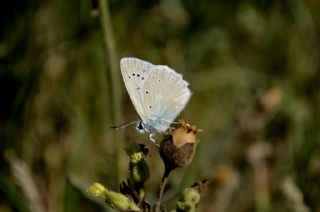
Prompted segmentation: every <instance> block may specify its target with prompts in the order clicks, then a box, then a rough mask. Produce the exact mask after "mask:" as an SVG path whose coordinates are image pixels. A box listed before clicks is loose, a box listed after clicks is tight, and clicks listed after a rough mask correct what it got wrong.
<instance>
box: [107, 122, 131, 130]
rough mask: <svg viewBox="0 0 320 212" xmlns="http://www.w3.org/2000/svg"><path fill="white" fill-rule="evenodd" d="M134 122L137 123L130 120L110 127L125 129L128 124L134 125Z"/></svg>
mask: <svg viewBox="0 0 320 212" xmlns="http://www.w3.org/2000/svg"><path fill="white" fill-rule="evenodd" d="M133 124H137V121H133V122H130V123H125V124H120V125H117V126H111V127H110V128H111V129H123V128H125V127H127V126H130V125H133Z"/></svg>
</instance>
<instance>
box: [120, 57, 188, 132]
mask: <svg viewBox="0 0 320 212" xmlns="http://www.w3.org/2000/svg"><path fill="white" fill-rule="evenodd" d="M120 66H121V73H122V77H123V80H124V83H125V86H126V88H127V91H128V93H129V96H130V99H131V101H132V103H133V105H134V107H135V109H136V111H137V113H138V115H139V117H140V119H141V120H140V121H139V122H137V126H136V128H137V130H138V131H139V132H141V133H149V134H150V135H154V134H156V133H163V132H165V131H166V130H167V129H168V128H169V127H170V124H171V123H172V122H173V121H174V119H175V118H176V117H177V116H178V115H179V113H180V112H181V110H182V109H183V108H184V107H185V105H186V104H187V102H188V101H189V99H190V97H191V91H190V90H189V88H188V85H189V84H188V82H187V81H185V80H183V79H182V75H181V74H178V73H177V72H175V71H174V70H173V69H171V68H169V67H168V66H165V65H153V64H151V63H149V62H146V61H143V60H140V59H137V58H123V59H121V62H120Z"/></svg>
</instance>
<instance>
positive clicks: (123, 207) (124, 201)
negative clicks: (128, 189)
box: [88, 183, 141, 211]
mask: <svg viewBox="0 0 320 212" xmlns="http://www.w3.org/2000/svg"><path fill="white" fill-rule="evenodd" d="M88 192H89V193H90V194H91V195H93V196H96V197H101V198H102V199H104V200H105V201H106V202H107V203H108V204H109V205H110V206H111V207H112V208H114V209H115V210H119V211H141V209H140V208H139V207H138V206H137V205H136V204H135V203H134V202H133V201H131V200H130V199H129V198H128V197H127V196H125V195H123V194H121V193H118V192H114V191H111V190H108V189H106V188H105V187H104V186H103V185H101V184H99V183H94V184H93V185H92V186H90V187H89V189H88Z"/></svg>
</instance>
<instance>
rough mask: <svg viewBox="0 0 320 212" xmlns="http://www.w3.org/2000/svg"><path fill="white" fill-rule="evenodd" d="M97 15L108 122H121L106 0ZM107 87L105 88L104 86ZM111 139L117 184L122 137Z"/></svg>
mask: <svg viewBox="0 0 320 212" xmlns="http://www.w3.org/2000/svg"><path fill="white" fill-rule="evenodd" d="M99 16H100V23H101V28H102V31H103V44H104V50H105V57H106V61H108V62H109V67H108V68H107V76H106V77H107V81H108V83H109V85H110V86H109V87H108V91H109V97H110V100H111V102H110V110H109V112H110V122H111V123H112V124H116V123H122V110H121V99H122V98H121V89H120V88H119V85H120V79H119V73H120V71H119V64H118V61H119V60H118V57H117V53H116V48H115V40H114V37H113V30H112V26H111V19H110V13H109V9H108V0H99ZM106 89H107V88H106ZM111 136H112V137H111V139H110V140H111V141H112V142H114V144H115V145H116V152H115V157H116V169H117V170H116V181H117V182H116V184H117V185H118V184H119V182H120V179H121V173H122V167H121V160H120V156H121V151H122V149H123V137H122V136H121V134H120V133H119V132H116V131H115V132H114V134H111Z"/></svg>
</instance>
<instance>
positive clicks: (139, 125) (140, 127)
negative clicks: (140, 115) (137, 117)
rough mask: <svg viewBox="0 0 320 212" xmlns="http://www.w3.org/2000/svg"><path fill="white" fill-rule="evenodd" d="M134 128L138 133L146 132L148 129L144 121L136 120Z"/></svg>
mask: <svg viewBox="0 0 320 212" xmlns="http://www.w3.org/2000/svg"><path fill="white" fill-rule="evenodd" d="M136 129H137V131H138V132H139V133H146V132H148V130H147V129H146V127H145V125H144V123H143V122H142V121H138V122H137V125H136Z"/></svg>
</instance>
